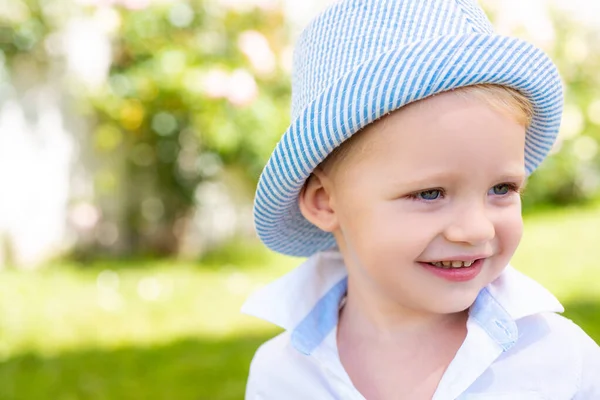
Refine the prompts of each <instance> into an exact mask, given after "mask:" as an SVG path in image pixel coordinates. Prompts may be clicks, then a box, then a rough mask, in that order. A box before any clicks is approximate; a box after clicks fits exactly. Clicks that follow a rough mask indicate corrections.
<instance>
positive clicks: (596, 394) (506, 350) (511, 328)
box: [242, 251, 600, 400]
mask: <svg viewBox="0 0 600 400" xmlns="http://www.w3.org/2000/svg"><path fill="white" fill-rule="evenodd" d="M346 289H347V273H346V268H345V267H344V264H343V260H342V257H341V255H340V254H339V253H338V252H336V251H329V252H322V253H318V254H316V255H314V256H312V257H310V258H309V259H308V260H307V261H306V262H305V263H303V264H302V265H300V266H299V267H298V268H296V269H295V270H293V271H292V272H290V273H288V274H287V275H285V276H284V277H282V278H280V279H278V280H277V281H275V282H273V283H271V284H270V285H268V286H266V287H265V288H263V289H261V290H259V291H258V292H256V293H254V294H253V295H252V296H251V297H250V298H249V299H248V300H247V302H246V303H245V304H244V306H243V308H242V312H244V313H246V314H250V315H254V316H256V317H259V318H262V319H265V320H267V321H270V322H272V323H274V324H276V325H278V326H280V327H282V328H284V329H285V330H286V331H285V332H283V333H282V334H280V335H279V336H277V337H275V338H273V339H271V340H269V341H268V342H266V343H265V344H263V345H262V346H261V347H260V348H259V349H258V351H257V352H256V354H255V356H254V359H253V361H252V364H251V367H250V376H249V378H248V385H247V388H246V399H247V400H301V399H302V400H306V399H319V400H321V399H323V400H325V399H348V400H364V397H363V396H362V395H361V394H360V392H358V390H357V389H356V388H355V387H354V386H353V385H352V382H351V380H350V378H349V377H348V375H347V373H346V371H345V370H344V368H343V366H342V364H341V362H340V359H339V354H338V351H337V343H336V332H337V318H338V310H339V307H340V302H341V300H342V298H343V297H344V295H345V293H346ZM562 311H563V308H562V306H561V305H560V303H559V302H558V300H557V299H556V298H555V297H554V296H553V295H552V294H550V292H548V291H547V290H546V289H544V288H543V287H542V286H541V285H540V284H538V283H537V282H535V281H533V280H532V279H530V278H528V277H526V276H525V275H523V274H521V273H520V272H517V271H516V270H515V269H513V268H512V267H510V266H508V267H507V268H506V269H505V270H504V272H503V273H502V274H501V275H500V277H499V278H498V279H496V280H495V281H494V282H492V283H491V284H490V285H488V286H487V287H486V288H484V289H482V291H481V292H480V293H479V295H478V297H477V299H476V300H475V303H474V304H473V306H472V307H471V308H470V310H469V319H468V321H467V331H468V332H467V336H466V339H465V341H464V343H463V344H462V346H461V347H460V349H459V350H458V352H457V353H456V356H455V358H454V360H452V362H451V363H450V365H449V366H448V368H447V370H446V372H445V373H444V375H443V377H442V379H441V381H440V382H439V385H438V388H437V390H436V392H435V394H434V396H433V399H432V400H455V399H460V400H469V399H470V400H476V399H487V400H493V399H495V400H502V399H504V400H520V399H527V400H536V399H545V400H567V399H568V400H571V399H574V400H583V399H585V400H600V348H599V347H598V345H597V344H596V343H595V342H594V341H593V340H592V339H591V338H590V337H589V336H588V335H586V334H585V333H584V332H583V331H582V330H581V329H580V328H579V327H578V326H577V325H575V324H574V323H572V322H571V321H570V320H568V319H566V318H564V317H562V316H560V315H558V314H556V313H557V312H562ZM398 368H402V365H399V366H398Z"/></svg>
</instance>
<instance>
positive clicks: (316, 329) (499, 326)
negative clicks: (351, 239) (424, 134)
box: [242, 251, 564, 354]
mask: <svg viewBox="0 0 600 400" xmlns="http://www.w3.org/2000/svg"><path fill="white" fill-rule="evenodd" d="M346 289H347V272H346V268H345V266H344V262H343V259H342V256H341V254H340V253H339V252H338V251H324V252H320V253H317V254H315V255H313V256H311V257H310V258H308V259H307V260H306V261H305V262H304V263H302V264H301V265H300V266H299V267H297V268H296V269H294V270H293V271H291V272H290V273H288V274H286V275H284V276H283V277H281V278H279V279H277V280H276V281H274V282H272V283H271V284H269V285H267V286H265V287H264V288H262V289H260V290H258V291H257V292H255V293H254V294H252V295H251V296H250V297H249V298H248V300H247V301H246V303H245V304H244V305H243V307H242V312H243V313H245V314H248V315H252V316H255V317H258V318H261V319H264V320H266V321H269V322H271V323H273V324H275V325H278V326H280V327H282V328H284V329H286V330H289V331H291V332H292V333H291V340H292V344H293V345H294V347H295V348H296V349H297V350H299V351H300V352H302V353H304V354H310V353H311V352H312V350H314V349H315V348H316V347H317V346H318V345H319V344H320V343H321V342H322V341H323V340H324V339H325V337H326V336H327V335H328V334H329V333H330V332H331V330H332V329H333V328H334V327H335V326H336V324H337V317H338V310H339V305H340V301H341V299H342V298H343V296H344V294H345V293H346ZM563 311H564V309H563V307H562V305H561V304H560V302H559V301H558V300H557V299H556V297H554V296H553V295H552V294H551V293H550V292H549V291H548V290H546V289H545V288H544V287H543V286H541V285H540V284H539V283H537V282H535V281H534V280H533V279H531V278H529V277H527V276H525V275H523V274H522V273H520V272H518V271H517V270H515V269H514V268H512V267H511V266H507V267H506V269H505V270H504V271H503V272H502V274H501V275H500V276H499V277H498V278H497V279H496V280H495V281H494V282H492V283H491V284H489V285H488V286H487V287H485V288H484V289H482V291H481V292H480V293H479V296H478V297H477V299H476V300H475V303H474V304H473V306H472V307H471V309H470V312H469V318H470V319H473V320H475V321H476V322H477V323H478V324H479V325H480V326H481V327H482V328H483V329H484V330H485V331H486V333H487V334H488V335H489V336H490V337H491V338H492V339H493V340H494V341H495V342H496V343H498V344H499V345H500V346H501V347H502V348H503V350H507V349H508V348H510V347H512V345H513V344H514V343H515V342H516V340H517V337H518V331H517V325H516V321H517V320H519V319H521V318H524V317H527V316H530V315H534V314H538V313H542V312H563Z"/></svg>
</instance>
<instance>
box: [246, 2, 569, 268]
mask: <svg viewBox="0 0 600 400" xmlns="http://www.w3.org/2000/svg"><path fill="white" fill-rule="evenodd" d="M478 83H495V84H501V85H506V86H510V87H513V88H515V89H517V90H519V91H520V92H521V93H523V94H524V95H525V96H527V97H528V98H529V100H530V101H531V102H532V104H533V106H534V116H533V120H532V124H531V126H530V128H529V129H528V131H527V137H526V148H525V166H526V170H527V173H528V174H530V173H531V172H533V170H534V169H535V168H537V166H538V165H539V164H540V163H541V162H542V160H543V159H544V158H545V157H546V155H547V154H548V152H549V151H550V149H551V147H552V145H553V144H554V141H555V139H556V136H557V133H558V129H559V126H560V119H561V114H562V104H563V94H562V84H561V81H560V77H559V75H558V71H557V69H556V67H555V66H554V64H553V63H552V61H551V60H550V59H549V58H548V57H547V56H546V55H545V54H544V53H543V52H542V51H541V50H539V49H537V48H536V47H534V46H533V45H531V44H529V43H527V42H525V41H522V40H520V39H517V38H512V37H503V36H499V35H496V34H494V32H493V28H492V26H491V24H490V22H489V21H488V19H487V17H486V16H485V14H484V13H483V11H482V10H481V9H480V7H479V6H478V5H477V4H476V3H475V2H474V1H471V0H344V1H341V2H338V3H336V4H334V5H333V6H331V7H329V8H328V9H327V10H326V11H324V12H323V13H322V14H320V15H319V16H318V17H317V18H316V19H314V20H313V21H312V22H311V23H310V24H309V25H308V26H307V27H306V29H305V30H304V32H303V33H302V34H301V36H300V38H299V40H298V42H297V44H296V49H295V53H294V66H293V76H292V110H291V115H292V121H293V122H292V124H291V126H290V127H289V128H288V130H287V131H286V132H285V133H284V134H283V136H282V138H281V140H280V141H279V143H278V144H277V146H276V147H275V150H274V151H273V154H272V155H271V158H270V159H269V161H268V163H267V165H266V166H265V168H264V170H263V173H262V174H261V177H260V180H259V184H258V188H257V192H256V196H255V201H254V220H255V225H256V229H257V232H258V235H259V237H260V239H261V240H262V241H263V242H264V243H265V244H266V245H267V246H268V247H269V248H271V249H272V250H275V251H278V252H280V253H283V254H288V255H294V256H310V255H311V254H314V253H316V252H318V251H321V250H325V249H328V248H331V247H333V246H334V245H335V241H334V239H333V236H332V235H331V234H330V233H327V232H323V231H321V230H320V229H318V228H317V227H315V226H314V225H312V224H311V223H310V222H308V221H307V220H306V219H305V218H304V217H303V216H302V214H301V213H300V210H299V208H298V194H299V192H300V190H301V189H302V186H303V185H304V182H305V181H306V179H307V177H308V176H309V175H310V173H311V172H312V170H313V169H314V168H315V167H316V166H317V165H318V164H319V163H320V162H321V161H323V160H324V159H325V158H326V157H327V155H328V154H329V153H331V151H332V150H333V149H334V148H336V147H337V146H339V145H340V144H341V143H342V142H343V141H344V140H346V139H348V138H349V137H350V136H352V135H353V134H354V133H356V132H357V131H359V130H360V129H361V128H363V127H365V126H366V125H368V124H370V123H372V122H373V121H375V120H377V119H378V118H380V117H381V116H383V115H385V114H387V113H389V112H391V111H393V110H396V109H398V108H400V107H402V106H404V105H406V104H408V103H410V102H413V101H416V100H419V99H423V98H425V97H427V96H430V95H432V94H435V93H440V92H443V91H446V90H450V89H454V88H457V87H461V86H467V85H473V84H478Z"/></svg>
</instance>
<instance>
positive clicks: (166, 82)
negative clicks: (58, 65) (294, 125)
mask: <svg viewBox="0 0 600 400" xmlns="http://www.w3.org/2000/svg"><path fill="white" fill-rule="evenodd" d="M118 12H119V14H118V15H119V19H120V21H121V23H120V26H119V29H118V31H117V32H116V33H115V34H114V36H113V37H114V40H113V58H112V63H111V69H110V73H109V78H108V84H107V85H106V86H104V87H103V88H102V90H100V91H98V92H96V93H94V95H93V96H91V101H92V104H93V109H94V111H93V113H94V117H95V119H96V121H97V129H96V130H95V132H94V136H95V140H96V143H97V146H98V148H99V149H101V150H102V151H104V152H105V153H106V155H107V159H108V158H111V157H112V156H113V155H114V152H115V150H118V151H119V152H120V153H121V154H123V155H124V156H125V157H124V160H122V163H121V164H120V165H117V164H112V165H111V167H112V168H114V173H113V176H115V177H116V178H117V179H115V180H114V182H113V183H114V184H113V185H111V184H109V185H107V186H106V187H103V188H102V190H101V191H99V195H100V196H105V197H112V196H114V194H115V191H119V192H120V193H121V195H122V197H121V198H122V200H123V201H124V204H125V207H124V209H123V212H124V223H123V224H122V226H121V229H120V230H121V232H122V234H123V235H122V238H123V239H124V242H121V245H123V243H125V244H126V246H125V248H126V250H127V252H128V253H140V252H153V253H159V254H173V253H175V252H176V251H177V248H178V242H179V236H180V235H179V233H180V232H181V230H182V227H184V226H185V222H186V221H187V220H188V219H189V218H190V217H191V213H193V210H194V206H195V204H196V198H195V193H196V188H197V187H198V185H199V184H200V182H202V181H203V180H207V179H214V178H215V177H217V176H218V174H219V172H220V171H221V169H222V167H223V166H225V167H231V166H237V167H239V168H241V169H242V170H243V171H245V174H246V178H247V179H248V180H252V181H254V180H255V179H256V177H257V176H258V174H259V173H260V170H261V168H262V164H263V161H264V159H265V158H266V156H267V155H268V153H269V151H270V149H271V147H272V144H273V142H274V141H275V140H276V139H277V138H278V137H279V135H280V134H281V132H282V131H283V130H284V129H285V125H286V122H287V118H286V117H285V116H286V114H287V107H288V103H289V89H288V84H287V74H286V72H285V70H284V69H283V68H282V66H281V65H282V62H284V60H283V61H282V60H281V57H279V56H278V55H280V54H282V53H283V49H284V47H285V46H286V44H287V40H286V37H287V34H286V31H285V29H284V27H285V23H284V20H283V14H282V11H281V9H280V7H278V6H273V7H272V8H267V9H264V8H259V7H250V8H249V9H247V10H236V9H234V8H227V7H225V6H219V5H218V4H210V3H208V2H204V1H196V2H194V3H186V2H175V3H169V4H156V5H153V6H149V7H147V8H145V9H142V10H128V9H126V8H119V10H118Z"/></svg>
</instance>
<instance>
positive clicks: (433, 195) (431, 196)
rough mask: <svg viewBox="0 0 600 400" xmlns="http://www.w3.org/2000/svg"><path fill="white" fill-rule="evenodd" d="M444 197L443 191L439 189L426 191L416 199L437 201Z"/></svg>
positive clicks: (417, 195) (420, 193)
mask: <svg viewBox="0 0 600 400" xmlns="http://www.w3.org/2000/svg"><path fill="white" fill-rule="evenodd" d="M441 196H442V191H441V190H439V189H430V190H424V191H422V192H419V193H417V194H416V197H417V198H419V199H421V200H437V199H439V198H440V197H441Z"/></svg>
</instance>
